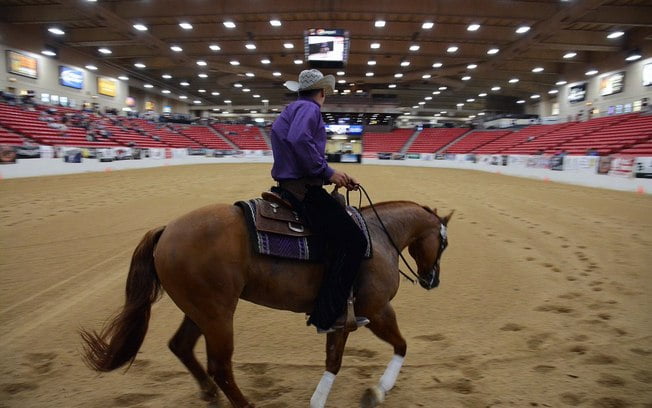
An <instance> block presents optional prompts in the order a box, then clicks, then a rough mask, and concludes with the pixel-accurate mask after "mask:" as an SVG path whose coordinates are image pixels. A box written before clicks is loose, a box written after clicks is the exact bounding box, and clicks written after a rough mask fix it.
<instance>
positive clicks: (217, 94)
mask: <svg viewBox="0 0 652 408" xmlns="http://www.w3.org/2000/svg"><path fill="white" fill-rule="evenodd" d="M211 95H213V96H219V95H220V93H219V92H217V91H213V92H211Z"/></svg>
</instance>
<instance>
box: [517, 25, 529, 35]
mask: <svg viewBox="0 0 652 408" xmlns="http://www.w3.org/2000/svg"><path fill="white" fill-rule="evenodd" d="M528 31H530V26H520V27H519V28H517V29H516V34H525V33H527V32H528Z"/></svg>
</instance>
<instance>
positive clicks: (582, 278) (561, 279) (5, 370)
mask: <svg viewBox="0 0 652 408" xmlns="http://www.w3.org/2000/svg"><path fill="white" fill-rule="evenodd" d="M340 168H344V169H345V170H346V171H349V172H350V173H352V174H354V175H356V176H357V177H358V178H359V179H360V181H361V182H362V183H363V184H364V185H365V186H366V188H367V189H368V191H369V192H370V193H371V194H372V197H373V198H374V200H375V201H385V200H395V199H409V200H413V201H416V202H419V203H421V204H427V205H430V206H433V207H437V208H440V209H441V210H443V211H446V212H447V211H448V210H450V209H456V210H457V212H456V214H455V217H454V218H453V220H452V221H451V224H450V228H449V236H450V246H449V249H448V250H447V252H446V254H445V256H444V258H443V261H442V285H441V287H440V288H439V289H436V290H433V291H430V292H427V291H425V290H423V289H421V288H420V287H418V286H412V285H411V284H409V282H402V284H401V288H400V290H399V293H398V296H397V298H396V299H395V300H394V301H393V304H394V306H395V308H396V310H397V314H398V319H399V324H400V326H401V329H402V332H403V335H404V336H405V338H406V339H407V341H408V355H407V358H406V363H405V366H404V368H403V370H402V372H401V375H400V376H399V379H398V382H397V385H396V387H395V388H394V389H393V390H392V392H391V393H390V394H389V395H388V398H387V401H386V403H385V404H384V406H386V407H443V408H455V407H565V406H580V407H605V408H619V407H648V408H649V407H652V296H650V293H651V292H652V279H651V278H650V274H651V272H652V267H651V265H652V250H651V249H652V197H650V196H641V195H636V194H633V193H621V192H613V191H606V190H598V189H590V188H583V187H576V186H569V185H561V184H554V183H544V182H539V181H532V180H526V179H519V178H513V177H507V176H498V175H494V174H485V173H481V172H472V171H461V170H441V169H415V168H393V167H392V168H388V167H378V166H364V167H363V166H353V165H351V166H340ZM268 174H269V165H267V164H265V165H251V164H249V165H227V164H225V165H215V166H212V165H203V166H183V167H166V168H158V169H147V170H133V171H121V172H113V173H103V174H81V175H71V176H60V177H59V176H57V177H41V178H31V179H18V180H3V181H0V225H1V229H0V247H1V255H0V327H1V329H0V406H1V407H91V408H93V407H179V406H183V407H205V406H206V403H205V402H203V401H201V400H199V399H198V390H197V388H196V385H195V383H194V381H193V380H192V379H191V377H190V375H189V374H188V373H187V372H186V371H185V369H184V368H183V366H182V365H181V364H180V363H179V362H178V361H177V360H176V358H175V357H174V356H173V355H172V354H171V353H170V352H169V351H168V350H167V346H166V344H167V341H168V339H169V337H170V336H171V335H172V333H173V332H174V330H175V329H176V327H177V325H178V324H179V322H180V318H181V313H180V311H179V310H178V309H177V308H176V307H175V306H174V304H173V303H172V302H171V301H170V299H169V298H167V297H165V296H164V297H163V299H162V300H161V301H159V302H158V303H157V304H156V305H155V306H154V309H153V317H152V320H151V322H150V329H149V332H148V335H147V338H146V340H145V344H144V345H143V347H142V349H141V352H140V354H139V356H138V359H137V360H136V363H135V364H134V366H133V367H132V368H131V369H130V370H129V371H128V372H127V373H126V374H125V373H124V372H123V370H118V371H116V372H113V373H108V374H102V375H98V374H96V373H94V372H92V371H91V370H89V369H88V368H86V367H85V366H84V365H83V364H82V361H81V359H80V349H81V344H80V339H79V336H78V334H77V330H78V328H80V327H82V326H83V327H94V328H97V327H99V326H100V325H101V323H102V322H103V321H104V320H105V319H106V318H107V317H108V316H109V315H110V314H111V313H112V312H113V311H115V310H116V308H117V307H118V306H119V305H120V304H121V303H122V296H123V292H124V284H125V277H126V274H127V268H128V263H129V259H130V256H131V252H132V251H133V249H134V247H135V245H136V244H137V242H138V241H139V240H140V239H141V237H142V235H143V233H144V232H145V231H147V230H148V229H150V228H152V227H155V226H158V225H163V224H166V223H167V222H168V221H169V220H171V219H173V218H174V217H176V216H178V215H181V214H183V213H185V212H187V211H189V210H192V209H194V208H196V207H199V206H201V205H204V204H208V203H213V202H225V203H231V202H233V201H236V200H238V199H243V198H249V197H253V196H256V195H258V193H259V192H260V191H262V190H263V189H265V188H266V187H267V186H268V185H269V184H270V181H269V179H268ZM236 317H237V318H236V351H235V357H234V361H235V370H236V379H237V380H238V382H239V384H240V386H241V388H242V389H243V391H244V393H245V394H246V395H248V396H249V398H250V399H251V400H252V401H253V402H255V403H256V404H257V406H259V407H268V408H271V407H276V408H279V407H304V406H307V405H308V401H309V399H310V396H311V394H312V392H313V390H314V387H315V385H316V383H317V382H318V380H319V378H320V377H321V374H322V372H323V369H324V368H323V367H324V366H323V360H324V352H323V349H324V342H325V338H324V337H323V336H321V335H317V334H316V333H315V332H314V329H312V328H309V327H306V326H305V325H304V316H303V315H299V314H293V313H289V312H282V311H275V310H271V309H266V308H263V307H260V306H257V305H253V304H250V303H247V302H241V303H240V305H239V308H238V312H237V316H236ZM202 349H203V347H201V342H200V346H198V347H197V353H198V354H199V355H200V357H201V359H202V361H203V359H204V355H205V354H204V352H203V350H202ZM391 354H392V352H391V348H390V347H389V346H388V345H386V344H384V343H383V342H381V341H380V340H378V339H376V338H375V337H374V336H373V335H372V334H371V333H370V332H369V331H368V330H361V331H358V332H356V333H354V334H353V335H352V336H351V337H350V338H349V342H348V344H347V348H346V351H345V356H344V364H343V369H342V371H341V372H340V374H339V376H338V377H337V380H336V381H335V386H334V388H333V391H332V393H331V396H330V398H329V401H328V406H330V407H355V406H357V405H358V401H359V398H360V396H361V394H362V393H363V391H364V389H365V388H366V387H367V386H370V385H373V384H375V383H376V382H377V381H378V379H379V377H380V376H381V374H382V372H383V370H384V367H385V365H386V363H387V362H388V361H389V359H390V358H391ZM221 405H222V406H226V405H228V404H225V403H224V398H222V404H221Z"/></svg>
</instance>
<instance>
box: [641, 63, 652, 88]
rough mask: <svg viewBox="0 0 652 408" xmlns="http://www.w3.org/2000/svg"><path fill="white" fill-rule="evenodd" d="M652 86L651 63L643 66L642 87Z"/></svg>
mask: <svg viewBox="0 0 652 408" xmlns="http://www.w3.org/2000/svg"><path fill="white" fill-rule="evenodd" d="M651 85H652V62H651V63H649V64H645V65H643V86H651Z"/></svg>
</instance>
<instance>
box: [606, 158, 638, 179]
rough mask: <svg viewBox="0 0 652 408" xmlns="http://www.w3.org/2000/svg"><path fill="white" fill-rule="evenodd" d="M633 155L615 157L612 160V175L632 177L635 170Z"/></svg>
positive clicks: (610, 172) (610, 171)
mask: <svg viewBox="0 0 652 408" xmlns="http://www.w3.org/2000/svg"><path fill="white" fill-rule="evenodd" d="M634 161H635V158H633V157H614V159H613V160H612V161H611V170H609V175H610V176H619V177H630V176H631V175H632V173H633V171H634Z"/></svg>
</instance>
